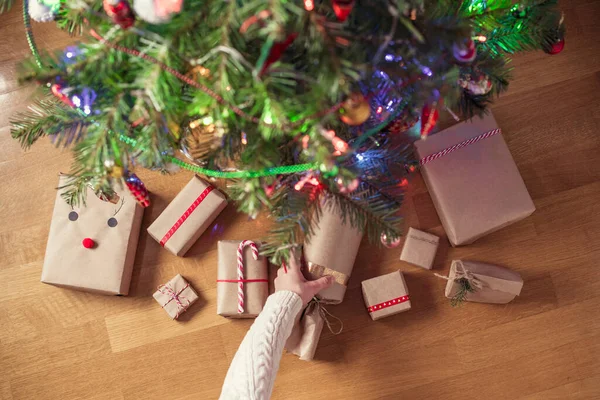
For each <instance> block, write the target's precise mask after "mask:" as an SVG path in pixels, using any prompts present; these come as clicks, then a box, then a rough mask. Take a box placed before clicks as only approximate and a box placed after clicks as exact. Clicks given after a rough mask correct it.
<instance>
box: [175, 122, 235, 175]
mask: <svg viewBox="0 0 600 400" xmlns="http://www.w3.org/2000/svg"><path fill="white" fill-rule="evenodd" d="M224 135H225V131H224V129H223V127H222V125H221V124H216V123H214V122H213V121H212V119H206V118H202V119H195V120H192V121H191V122H190V123H189V124H188V125H187V127H184V129H183V137H182V140H181V151H182V152H183V154H185V156H186V157H187V158H189V159H190V160H192V161H194V162H195V163H198V164H202V163H205V162H206V156H208V155H209V154H210V153H212V152H213V151H215V150H216V149H218V148H219V147H220V146H221V143H222V139H223V136H224Z"/></svg>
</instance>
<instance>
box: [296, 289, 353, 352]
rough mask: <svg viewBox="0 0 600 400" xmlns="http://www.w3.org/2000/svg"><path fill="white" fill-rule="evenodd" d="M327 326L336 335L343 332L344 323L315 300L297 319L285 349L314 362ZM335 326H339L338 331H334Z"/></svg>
mask: <svg viewBox="0 0 600 400" xmlns="http://www.w3.org/2000/svg"><path fill="white" fill-rule="evenodd" d="M325 324H327V328H329V331H330V332H331V333H332V334H334V335H339V334H340V333H341V332H342V328H343V324H342V321H341V320H340V319H339V318H338V317H336V316H334V315H332V314H331V313H330V312H329V311H327V309H326V308H325V306H323V304H321V302H320V301H319V300H318V299H316V298H314V299H313V300H311V301H310V302H309V303H308V305H307V306H306V308H305V309H304V310H303V311H302V312H301V313H300V314H299V315H298V317H297V318H296V322H295V323H294V328H293V329H292V333H291V334H290V337H289V338H288V340H287V342H286V343H285V349H286V350H287V351H288V352H290V353H292V354H295V355H297V356H298V357H299V358H300V359H301V360H304V361H310V360H312V359H313V358H314V356H315V352H316V351H317V345H318V344H319V338H320V337H321V332H322V331H323V326H324V325H325ZM334 325H337V326H338V329H334Z"/></svg>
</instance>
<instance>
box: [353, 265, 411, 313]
mask: <svg viewBox="0 0 600 400" xmlns="http://www.w3.org/2000/svg"><path fill="white" fill-rule="evenodd" d="M362 292H363V297H364V299H365V305H366V307H367V311H368V312H369V315H370V316H371V318H372V319H373V320H378V319H381V318H385V317H388V316H390V315H394V314H398V313H401V312H403V311H408V310H410V296H409V294H408V288H407V287H406V282H405V281H404V276H403V275H402V272H400V271H396V272H392V273H391V274H386V275H381V276H377V277H375V278H371V279H367V280H366V281H362Z"/></svg>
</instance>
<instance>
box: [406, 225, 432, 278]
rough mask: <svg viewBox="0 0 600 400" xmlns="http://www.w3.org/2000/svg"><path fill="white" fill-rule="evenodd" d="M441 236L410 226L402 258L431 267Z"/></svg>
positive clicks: (423, 266) (418, 264)
mask: <svg viewBox="0 0 600 400" xmlns="http://www.w3.org/2000/svg"><path fill="white" fill-rule="evenodd" d="M439 242H440V238H439V237H437V236H435V235H432V234H430V233H427V232H423V231H420V230H418V229H413V228H409V229H408V234H407V235H406V239H405V241H404V247H403V248H402V254H400V260H402V261H406V262H407V263H410V264H413V265H417V266H419V267H422V268H425V269H431V268H432V266H433V260H434V259H435V253H436V252H437V248H438V244H439Z"/></svg>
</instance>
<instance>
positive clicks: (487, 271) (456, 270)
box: [445, 260, 523, 304]
mask: <svg viewBox="0 0 600 400" xmlns="http://www.w3.org/2000/svg"><path fill="white" fill-rule="evenodd" d="M445 279H447V280H448V283H447V284H446V293H445V294H446V297H447V298H449V299H453V304H458V303H460V301H463V300H464V301H473V302H477V303H494V304H506V303H508V302H510V301H512V300H513V299H514V298H515V297H516V296H518V295H519V294H520V293H521V289H522V288H523V279H522V278H521V275H519V274H518V273H517V272H514V271H511V270H509V269H507V268H503V267H499V266H497V265H492V264H486V263H481V262H475V261H462V260H454V261H452V266H451V267H450V273H449V275H448V278H445ZM461 279H463V280H468V281H469V285H470V287H471V288H472V290H473V291H465V290H464V289H463V285H462V284H461V282H460V280H461ZM463 282H464V281H463ZM457 296H458V297H460V298H458V297H457Z"/></svg>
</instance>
